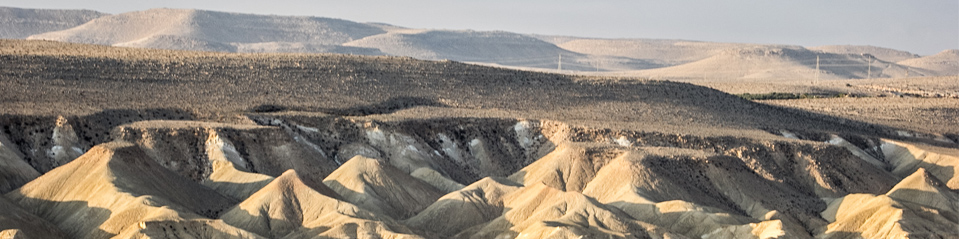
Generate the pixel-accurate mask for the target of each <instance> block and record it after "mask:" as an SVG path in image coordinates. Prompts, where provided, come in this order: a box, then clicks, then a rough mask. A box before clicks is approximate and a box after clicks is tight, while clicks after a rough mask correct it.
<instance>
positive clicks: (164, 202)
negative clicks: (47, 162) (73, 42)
mask: <svg viewBox="0 0 959 239" xmlns="http://www.w3.org/2000/svg"><path fill="white" fill-rule="evenodd" d="M6 196H7V197H8V198H10V199H11V201H13V202H15V203H17V204H19V205H20V206H22V207H24V208H28V209H29V210H30V211H31V212H32V213H34V214H36V215H38V216H40V217H42V218H44V219H47V220H49V221H50V222H52V223H54V224H56V225H57V226H58V227H60V228H61V229H63V230H64V232H66V233H67V234H68V235H70V236H71V237H74V238H103V237H109V236H113V235H116V234H119V233H121V232H122V231H127V230H131V228H134V227H137V223H138V222H141V221H150V220H163V219H177V218H180V219H195V218H203V217H208V218H215V217H216V216H217V215H219V214H220V212H222V211H223V210H224V209H226V208H227V207H229V206H231V205H233V204H234V203H235V202H234V201H232V200H230V199H227V198H226V197H223V196H221V195H220V194H218V193H216V192H214V191H213V190H210V189H208V188H206V187H203V186H200V185H199V184H196V183H194V182H192V181H190V180H188V179H186V178H183V177H180V176H179V175H177V174H175V173H173V172H170V171H168V170H166V169H165V168H163V167H162V166H160V165H158V164H157V163H155V162H154V161H153V160H151V159H150V158H149V156H147V155H146V154H145V153H144V152H143V151H142V150H140V149H139V148H138V147H136V146H134V145H132V144H129V143H125V142H114V143H108V144H103V145H99V146H96V147H94V148H93V149H91V150H90V151H88V152H87V153H86V154H84V155H83V156H81V157H80V158H78V159H77V160H74V161H73V162H71V163H69V164H66V165H64V166H61V167H58V168H56V169H54V170H51V171H50V172H48V173H47V174H44V175H43V176H41V177H39V178H37V179H36V180H34V181H31V182H30V183H28V184H26V185H24V186H23V187H21V188H20V189H17V190H15V191H12V192H10V193H8V194H7V195H6ZM201 215H202V216H201Z"/></svg>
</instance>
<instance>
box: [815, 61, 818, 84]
mask: <svg viewBox="0 0 959 239" xmlns="http://www.w3.org/2000/svg"><path fill="white" fill-rule="evenodd" d="M815 84H816V85H819V55H816V83H815Z"/></svg>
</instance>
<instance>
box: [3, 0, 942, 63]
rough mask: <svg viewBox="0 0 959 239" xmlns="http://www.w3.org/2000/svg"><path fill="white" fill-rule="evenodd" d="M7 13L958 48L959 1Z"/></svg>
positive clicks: (420, 1)
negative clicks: (208, 14)
mask: <svg viewBox="0 0 959 239" xmlns="http://www.w3.org/2000/svg"><path fill="white" fill-rule="evenodd" d="M0 6H8V7H22V8H51V9H90V10H96V11H101V12H106V13H113V14H117V13H123V12H129V11H139V10H146V9H150V8H160V7H166V8H195V9H205V10H215V11H227V12H240V13H255V14H273V15H298V16H318V17H330V18H339V19H345V20H351V21H357V22H380V23H388V24H392V25H397V26H403V27H410V28H430V29H456V30H466V29H471V30H503V31H510V32H517V33H532V34H544V35H563V36H579V37H596V38H655V39H684V40H699V41H712V42H738V43H764V44H784V45H802V46H807V47H811V46H820V45H872V46H879V47H887V48H893V49H898V50H905V51H909V52H912V53H916V54H920V55H931V54H935V53H938V52H940V51H942V50H945V49H957V48H959V0H839V1H836V0H832V1H827V0H804V1H786V0H779V1H777V0H709V1H691V0H669V1H652V0H598V1H573V0H525V1H523V0H485V1H462V0H408V1H372V0H347V1H316V0H271V1H262V0H256V1H254V0H164V1H131V0H84V1H76V0H0Z"/></svg>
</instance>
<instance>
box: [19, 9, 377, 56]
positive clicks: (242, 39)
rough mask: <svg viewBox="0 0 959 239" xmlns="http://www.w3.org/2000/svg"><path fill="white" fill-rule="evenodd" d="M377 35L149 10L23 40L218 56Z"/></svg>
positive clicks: (360, 28)
mask: <svg viewBox="0 0 959 239" xmlns="http://www.w3.org/2000/svg"><path fill="white" fill-rule="evenodd" d="M379 33H383V30H381V29H379V28H377V27H373V26H370V25H366V24H361V23H355V22H349V21H344V20H337V19H329V18H316V17H283V16H263V15H252V14H237V13H225V12H214V11H203V10H192V9H151V10H146V11H138V12H129V13H122V14H117V15H109V16H104V17H100V18H97V19H94V20H92V21H90V22H87V23H86V24H83V25H80V26H77V27H75V28H72V29H67V30H63V31H54V32H47V33H43V34H37V35H32V36H30V37H29V39H44V40H56V41H64V42H77V43H88V44H101V45H111V46H128V47H144V48H160V49H182V50H201V51H223V52H258V51H270V52H277V51H293V52H302V51H307V50H310V49H326V50H329V51H330V52H339V51H348V50H350V49H349V48H346V47H342V46H338V45H339V44H342V43H345V42H349V41H352V40H354V39H360V38H363V37H366V36H370V35H375V34H379ZM357 52H370V50H369V49H357Z"/></svg>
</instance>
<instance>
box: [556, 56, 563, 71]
mask: <svg viewBox="0 0 959 239" xmlns="http://www.w3.org/2000/svg"><path fill="white" fill-rule="evenodd" d="M556 69H557V70H559V71H563V53H560V54H559V61H557V62H556Z"/></svg>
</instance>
